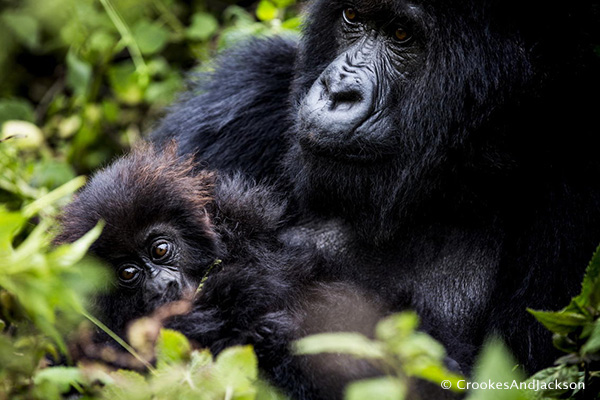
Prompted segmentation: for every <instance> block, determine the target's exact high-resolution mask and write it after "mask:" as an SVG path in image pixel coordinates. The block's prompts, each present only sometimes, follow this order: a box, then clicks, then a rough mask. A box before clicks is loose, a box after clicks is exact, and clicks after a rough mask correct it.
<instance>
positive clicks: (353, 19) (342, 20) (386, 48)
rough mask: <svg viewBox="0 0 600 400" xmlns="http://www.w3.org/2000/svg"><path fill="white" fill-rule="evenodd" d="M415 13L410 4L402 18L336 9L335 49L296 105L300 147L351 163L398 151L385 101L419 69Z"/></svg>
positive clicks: (419, 40)
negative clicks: (297, 107) (333, 55)
mask: <svg viewBox="0 0 600 400" xmlns="http://www.w3.org/2000/svg"><path fill="white" fill-rule="evenodd" d="M338 12H339V10H338ZM420 13H421V12H420V10H419V9H418V8H417V7H414V6H411V7H407V8H406V15H405V16H404V17H403V18H385V19H383V20H380V19H378V18H377V19H375V18H374V17H370V16H369V14H367V13H366V12H363V11H359V9H355V8H351V7H347V8H344V9H342V11H341V12H339V14H340V15H339V16H338V18H337V20H336V21H335V24H336V25H337V27H336V35H337V37H338V51H337V54H336V55H335V58H334V59H333V61H331V63H330V64H329V65H328V66H327V67H326V68H325V70H324V71H323V72H322V73H321V75H320V76H319V77H318V78H317V79H316V81H315V82H314V83H313V84H312V86H311V88H310V89H309V91H308V93H307V95H306V96H305V97H304V98H303V99H302V102H301V105H300V108H299V111H298V117H299V122H300V130H299V141H300V144H301V146H302V148H303V149H306V150H307V151H309V152H312V153H314V154H317V155H319V156H322V157H325V158H331V159H333V160H337V161H340V162H344V161H346V162H350V163H354V162H366V163H368V162H375V161H379V160H380V159H382V158H386V157H388V156H391V155H393V154H394V153H395V152H397V151H398V146H393V144H394V143H393V142H394V138H393V136H392V135H389V134H386V131H388V130H389V129H390V127H389V126H387V123H388V121H390V118H391V116H392V115H393V114H392V112H393V110H392V108H391V107H389V104H390V103H391V102H390V99H391V98H395V97H397V96H396V94H399V92H400V91H401V90H402V87H403V86H406V84H407V82H408V81H409V80H410V79H411V76H412V75H413V74H414V73H415V72H416V71H418V70H422V69H423V61H424V58H423V54H424V47H423V40H422V38H421V34H420V32H421V31H422V26H421V21H420V20H419V15H420ZM409 16H410V17H409ZM417 21H418V22H417ZM398 97H399V96H398ZM394 148H395V149H396V150H394Z"/></svg>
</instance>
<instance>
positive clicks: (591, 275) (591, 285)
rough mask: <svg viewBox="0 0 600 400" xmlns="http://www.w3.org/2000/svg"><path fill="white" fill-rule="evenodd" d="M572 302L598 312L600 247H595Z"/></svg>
mask: <svg viewBox="0 0 600 400" xmlns="http://www.w3.org/2000/svg"><path fill="white" fill-rule="evenodd" d="M573 302H575V303H576V304H577V305H578V306H579V308H581V309H583V310H586V309H588V308H591V309H593V310H595V311H596V312H597V313H599V312H600V247H598V248H597V249H596V252H595V253H594V255H593V256H592V260H591V261H590V263H589V264H588V266H587V269H586V272H585V276H584V277H583V283H582V284H581V293H580V294H579V296H577V297H575V298H574V299H573Z"/></svg>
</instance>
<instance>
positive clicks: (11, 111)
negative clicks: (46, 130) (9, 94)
mask: <svg viewBox="0 0 600 400" xmlns="http://www.w3.org/2000/svg"><path fill="white" fill-rule="evenodd" d="M9 120H20V121H27V122H34V120H35V113H34V110H33V106H32V105H31V103H29V102H28V101H27V100H24V99H2V100H0V125H2V124H3V123H4V122H6V121H9Z"/></svg>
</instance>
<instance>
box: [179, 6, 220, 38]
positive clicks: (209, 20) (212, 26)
mask: <svg viewBox="0 0 600 400" xmlns="http://www.w3.org/2000/svg"><path fill="white" fill-rule="evenodd" d="M218 28H219V22H218V21H217V19H216V18H215V17H214V16H212V15H211V14H208V13H204V12H198V13H195V14H194V15H192V23H191V24H190V26H189V28H187V30H186V36H187V37H188V38H189V39H192V40H199V41H205V40H208V39H210V37H211V36H212V35H213V34H214V33H215V32H216V31H217V29H218Z"/></svg>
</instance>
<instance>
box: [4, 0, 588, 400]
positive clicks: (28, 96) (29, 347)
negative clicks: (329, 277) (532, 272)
mask: <svg viewBox="0 0 600 400" xmlns="http://www.w3.org/2000/svg"><path fill="white" fill-rule="evenodd" d="M300 15H301V14H300V5H298V4H296V2H295V1H294V0H258V1H252V0H244V1H242V0H240V1H235V0H221V1H218V0H0V400H5V399H6V400H8V399H11V400H12V399H63V398H86V399H100V398H110V399H114V398H122V399H128V400H130V399H150V398H157V399H163V398H164V399H169V398H177V399H186V398H190V399H191V398H194V399H278V398H281V397H282V396H281V395H280V394H279V393H277V391H276V390H274V389H272V388H270V387H268V385H266V384H265V383H264V382H262V381H261V380H260V379H259V377H258V370H257V366H256V357H255V355H254V353H253V351H252V349H251V348H250V347H238V348H232V349H228V350H226V351H224V352H223V353H221V354H220V355H219V356H218V357H217V358H215V359H214V358H213V357H212V355H210V353H208V352H206V351H204V350H201V349H198V350H196V349H192V348H191V346H190V344H189V343H188V342H187V340H186V339H185V338H183V337H182V336H181V335H180V334H178V333H177V332H170V331H164V330H163V331H160V332H158V331H157V332H154V336H152V335H151V336H152V340H146V339H144V338H145V337H146V336H145V334H146V333H148V332H147V331H148V330H152V325H151V324H146V325H144V324H141V325H139V326H138V329H139V330H138V333H139V334H138V335H137V336H136V337H137V339H138V340H136V337H134V338H133V340H130V342H131V343H132V345H133V347H128V354H131V358H132V359H134V360H137V361H138V362H139V363H140V364H141V367H140V366H139V365H138V368H132V369H135V370H137V372H134V371H133V370H119V371H115V369H114V368H110V366H108V365H106V363H97V362H81V361H80V362H77V363H76V362H75V360H74V359H73V358H72V355H73V354H74V350H76V348H77V345H79V346H81V343H82V338H85V337H86V334H89V330H90V324H91V323H96V324H98V321H95V319H94V318H93V316H91V315H89V314H88V313H87V312H86V299H89V298H90V293H92V292H93V291H95V290H100V289H101V288H102V287H103V286H104V285H105V281H106V280H105V277H104V275H103V270H102V268H101V266H99V265H97V263H96V262H95V261H94V260H91V259H89V258H87V257H86V255H85V253H86V250H87V248H88V247H89V245H90V244H91V243H92V242H93V240H94V238H95V237H97V235H98V234H99V232H100V230H101V226H99V227H97V228H96V229H94V230H93V231H92V232H90V233H89V234H88V235H86V237H84V238H82V239H81V240H80V241H78V242H77V243H74V244H72V245H68V246H61V247H58V248H54V247H52V245H51V242H52V238H53V236H54V234H55V233H56V223H55V216H56V214H57V212H58V211H59V210H60V208H61V207H62V206H63V205H64V204H65V203H66V202H67V201H68V200H69V198H70V196H71V195H72V193H74V192H75V191H76V190H77V189H78V188H80V187H81V186H82V185H83V184H84V182H85V178H83V176H86V175H88V174H89V173H91V172H92V171H94V170H96V169H97V168H99V167H101V166H102V165H105V164H107V163H108V162H110V160H111V159H113V158H114V157H115V156H117V155H120V154H122V153H124V152H126V151H127V150H128V149H129V148H130V146H131V145H132V144H133V143H135V142H136V141H138V140H139V139H140V138H141V137H142V136H143V135H144V134H147V133H149V132H150V131H151V129H152V126H153V124H154V123H155V122H156V121H157V119H158V118H160V116H161V115H162V114H164V112H165V110H166V108H167V107H168V105H170V104H172V102H173V101H174V100H175V99H176V96H177V93H178V92H179V91H181V90H183V89H184V87H185V85H186V81H189V80H190V79H191V78H193V74H194V73H195V72H199V71H206V70H210V60H211V59H212V57H213V56H214V55H215V54H216V53H217V52H218V51H220V50H223V49H225V48H227V47H230V46H232V45H233V44H235V43H239V42H240V41H243V40H244V39H246V38H248V37H249V36H256V35H272V34H289V35H296V34H297V33H298V31H299V29H300V25H301V18H300ZM599 276H600V260H596V261H595V263H592V264H591V265H590V273H589V275H588V278H587V283H586V284H584V290H583V292H582V296H580V298H579V301H578V302H577V301H574V303H572V304H571V305H570V306H569V307H568V308H567V309H565V310H563V311H561V312H559V313H537V314H536V317H538V318H539V319H540V320H542V322H544V324H545V325H546V326H547V327H548V328H549V329H550V330H552V331H553V332H554V333H555V338H556V341H557V345H558V346H559V347H560V348H561V349H563V350H564V351H565V352H566V353H567V356H565V358H563V359H562V360H559V363H558V364H557V367H556V368H554V369H551V370H546V371H542V372H540V374H542V375H539V374H538V376H537V378H538V379H544V380H547V381H551V379H554V378H556V377H560V379H562V380H568V381H572V382H586V383H587V384H588V387H590V386H591V387H594V386H593V385H594V383H595V384H596V385H598V381H599V380H600V376H599V375H600V371H599V370H600V367H598V362H599V360H600V355H599V354H600V323H599V322H598V315H599V314H600V305H599V304H600V300H598V299H597V298H596V297H598V296H596V297H594V293H600V283H599V281H600V278H599ZM82 321H83V322H82ZM86 321H87V322H86ZM417 325H418V320H417V318H416V316H414V315H413V314H410V313H405V314H400V315H397V316H393V317H391V318H390V319H388V320H384V321H382V323H381V324H380V326H379V327H378V332H377V337H376V338H375V339H373V340H370V339H367V338H364V337H360V336H357V335H345V336H344V335H341V336H340V335H337V336H335V335H334V336H322V337H317V338H312V340H311V339H310V338H309V339H308V340H305V341H302V342H301V343H299V344H298V351H300V352H303V353H315V352H322V351H336V352H349V353H352V354H355V355H356V356H359V357H366V358H369V359H372V360H373V362H379V363H381V364H383V365H385V370H386V371H389V374H388V376H386V377H383V378H380V379H378V380H375V381H367V382H363V383H361V384H357V385H354V386H353V387H352V388H350V389H349V390H348V398H349V399H352V400H359V399H367V398H377V399H383V400H385V399H401V398H404V396H405V394H406V392H407V388H408V386H409V384H410V383H409V381H410V379H412V378H414V377H417V378H423V379H427V380H430V381H432V382H435V383H436V384H438V383H439V382H441V381H442V380H444V379H448V380H450V381H451V382H452V384H453V386H454V387H456V383H457V381H458V380H459V379H460V376H458V375H456V374H453V373H450V372H449V371H447V370H446V369H445V368H444V366H443V362H442V361H443V358H444V357H445V352H444V349H443V347H441V346H440V345H439V344H437V343H436V342H435V341H434V340H433V339H431V338H430V337H428V336H427V335H425V334H422V333H420V332H418V331H416V327H417ZM140 338H141V339H140ZM73 343H75V344H76V345H74V344H73ZM84 346H85V341H84ZM148 346H149V349H148ZM109 356H111V355H110V354H109ZM140 360H141V361H140ZM148 360H151V361H154V362H153V364H152V365H150V364H148ZM478 365H479V366H478V368H477V371H478V372H477V379H480V380H484V379H485V380H487V379H488V378H490V379H491V378H494V379H502V380H503V381H505V380H511V379H517V380H518V381H519V382H520V381H522V380H524V379H525V376H524V375H523V374H522V372H521V371H519V369H518V368H515V365H516V363H515V362H514V360H513V359H512V358H511V357H510V355H508V354H507V352H506V351H505V350H504V349H503V347H502V345H501V343H499V342H498V341H492V342H491V344H490V345H489V346H488V347H487V349H486V350H485V351H484V354H483V355H482V357H481V361H480V363H479V364H478ZM592 390H594V392H591V391H590V390H587V391H586V392H587V394H583V393H582V392H580V391H576V390H562V391H553V392H552V391H543V392H539V393H536V394H531V393H526V392H524V391H519V390H510V391H496V392H493V393H492V392H489V391H488V392H481V391H480V392H474V393H472V394H471V395H470V396H469V398H470V399H477V398H482V399H484V398H485V399H492V398H497V399H507V400H510V399H523V398H547V399H554V398H583V397H582V396H584V395H585V396H586V397H585V398H589V399H594V398H598V397H596V396H597V392H596V391H595V389H592Z"/></svg>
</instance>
